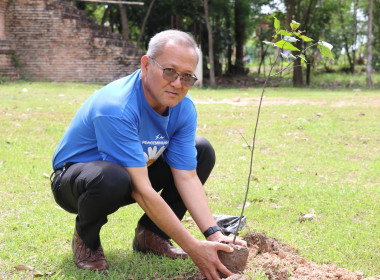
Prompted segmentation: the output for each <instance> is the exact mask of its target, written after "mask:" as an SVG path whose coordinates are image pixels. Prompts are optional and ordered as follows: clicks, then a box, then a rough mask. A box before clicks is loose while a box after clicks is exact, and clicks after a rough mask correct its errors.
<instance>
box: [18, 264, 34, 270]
mask: <svg viewBox="0 0 380 280" xmlns="http://www.w3.org/2000/svg"><path fill="white" fill-rule="evenodd" d="M15 269H17V270H33V269H34V267H33V266H30V265H25V264H19V265H16V266H15Z"/></svg>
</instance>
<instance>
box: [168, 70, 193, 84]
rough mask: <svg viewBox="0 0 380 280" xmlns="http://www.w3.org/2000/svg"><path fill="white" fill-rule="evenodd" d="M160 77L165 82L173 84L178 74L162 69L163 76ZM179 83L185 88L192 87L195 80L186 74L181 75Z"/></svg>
mask: <svg viewBox="0 0 380 280" xmlns="http://www.w3.org/2000/svg"><path fill="white" fill-rule="evenodd" d="M162 76H163V78H164V79H165V80H167V81H169V82H174V81H175V80H177V78H178V76H179V74H178V73H177V72H175V71H174V70H173V69H170V68H165V69H163V75H162ZM181 81H182V83H183V84H184V85H185V86H192V85H194V83H195V81H196V78H194V77H192V76H190V75H188V74H184V75H181Z"/></svg>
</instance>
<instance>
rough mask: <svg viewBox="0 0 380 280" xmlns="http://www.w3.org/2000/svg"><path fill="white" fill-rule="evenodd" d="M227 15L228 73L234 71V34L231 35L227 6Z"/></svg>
mask: <svg viewBox="0 0 380 280" xmlns="http://www.w3.org/2000/svg"><path fill="white" fill-rule="evenodd" d="M224 12H225V16H226V29H227V32H228V33H227V38H228V42H227V73H232V72H233V70H232V36H231V17H230V16H229V9H228V7H227V6H226V10H225V11H224Z"/></svg>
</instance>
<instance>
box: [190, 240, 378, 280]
mask: <svg viewBox="0 0 380 280" xmlns="http://www.w3.org/2000/svg"><path fill="white" fill-rule="evenodd" d="M244 239H245V240H246V241H247V243H248V246H249V257H248V264H247V267H246V269H245V272H249V271H251V272H255V271H257V272H258V271H263V272H264V273H265V275H266V276H267V277H268V279H270V280H301V279H302V280H319V279H321V280H322V279H323V280H330V279H331V280H380V275H379V276H374V277H369V278H364V276H363V274H362V273H361V272H351V271H349V270H347V269H344V268H339V267H337V266H336V265H333V264H328V265H327V264H324V265H318V264H316V263H313V262H309V261H307V260H306V259H305V258H302V257H300V256H298V255H297V254H296V250H295V249H294V248H292V247H290V246H288V245H286V244H283V243H281V242H280V241H278V240H277V239H275V238H270V237H267V236H266V235H265V234H262V233H255V234H251V235H249V236H246V237H245V238H244ZM187 279H189V280H190V279H191V280H203V279H205V278H203V277H202V276H201V275H200V274H197V275H194V276H192V277H190V278H187ZM226 279H228V280H243V279H249V278H247V277H246V276H243V275H237V274H235V275H234V276H231V277H228V278H226Z"/></svg>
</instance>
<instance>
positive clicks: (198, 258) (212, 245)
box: [187, 234, 233, 280]
mask: <svg viewBox="0 0 380 280" xmlns="http://www.w3.org/2000/svg"><path fill="white" fill-rule="evenodd" d="M213 235H214V234H213ZM219 250H221V251H225V252H229V253H231V252H233V249H232V248H231V247H230V246H228V245H227V244H222V243H219V242H210V241H199V246H196V247H194V248H193V249H192V250H190V251H188V252H187V253H188V254H189V256H190V257H191V259H192V260H193V262H194V263H195V264H196V266H197V267H198V268H199V270H200V272H201V273H202V275H203V276H205V277H206V278H207V279H208V280H219V279H220V276H219V274H218V270H219V271H220V272H222V273H223V274H224V275H226V276H231V275H233V273H232V272H231V271H229V270H228V269H227V268H226V267H225V266H224V265H223V264H222V263H221V261H220V260H219V257H218V251H219Z"/></svg>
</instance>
